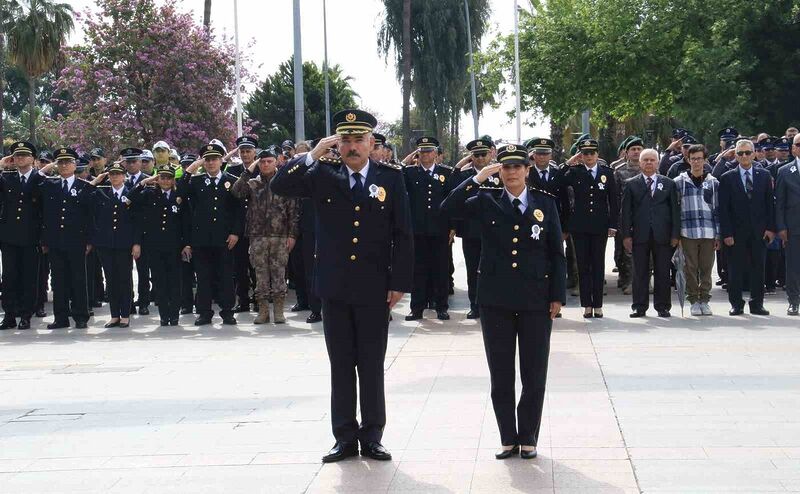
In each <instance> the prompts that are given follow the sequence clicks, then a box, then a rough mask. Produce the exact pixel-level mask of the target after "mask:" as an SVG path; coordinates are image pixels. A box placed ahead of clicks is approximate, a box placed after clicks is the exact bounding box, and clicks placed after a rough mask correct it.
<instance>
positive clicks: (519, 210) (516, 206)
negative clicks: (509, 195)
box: [511, 197, 522, 216]
mask: <svg viewBox="0 0 800 494" xmlns="http://www.w3.org/2000/svg"><path fill="white" fill-rule="evenodd" d="M511 204H513V205H514V210H515V211H516V212H517V214H518V215H520V216H522V208H521V207H520V206H522V201H520V200H519V199H517V198H516V197H515V198H514V200H513V201H511Z"/></svg>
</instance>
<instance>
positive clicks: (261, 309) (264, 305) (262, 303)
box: [253, 299, 269, 324]
mask: <svg viewBox="0 0 800 494" xmlns="http://www.w3.org/2000/svg"><path fill="white" fill-rule="evenodd" d="M268 322H269V302H267V301H266V299H260V300H259V301H258V315H257V316H256V318H255V319H253V324H266V323H268Z"/></svg>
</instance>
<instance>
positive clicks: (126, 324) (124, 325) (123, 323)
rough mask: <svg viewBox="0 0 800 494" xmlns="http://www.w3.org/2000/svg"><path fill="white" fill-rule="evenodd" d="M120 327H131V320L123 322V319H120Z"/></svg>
mask: <svg viewBox="0 0 800 494" xmlns="http://www.w3.org/2000/svg"><path fill="white" fill-rule="evenodd" d="M119 327H120V328H129V327H131V322H130V321H128V322H122V321H120V322H119Z"/></svg>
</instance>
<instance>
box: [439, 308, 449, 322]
mask: <svg viewBox="0 0 800 494" xmlns="http://www.w3.org/2000/svg"><path fill="white" fill-rule="evenodd" d="M436 319H438V320H440V321H449V320H450V314H448V313H447V311H446V310H437V311H436Z"/></svg>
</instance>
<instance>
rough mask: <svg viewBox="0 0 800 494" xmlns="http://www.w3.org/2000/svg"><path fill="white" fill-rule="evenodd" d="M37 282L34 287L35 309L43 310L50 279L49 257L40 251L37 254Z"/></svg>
mask: <svg viewBox="0 0 800 494" xmlns="http://www.w3.org/2000/svg"><path fill="white" fill-rule="evenodd" d="M38 277H39V280H38V283H37V287H36V310H39V309H42V310H44V304H45V303H47V287H48V284H47V283H48V281H49V280H50V257H49V256H48V255H47V254H45V253H42V254H41V255H40V256H39V271H38Z"/></svg>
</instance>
